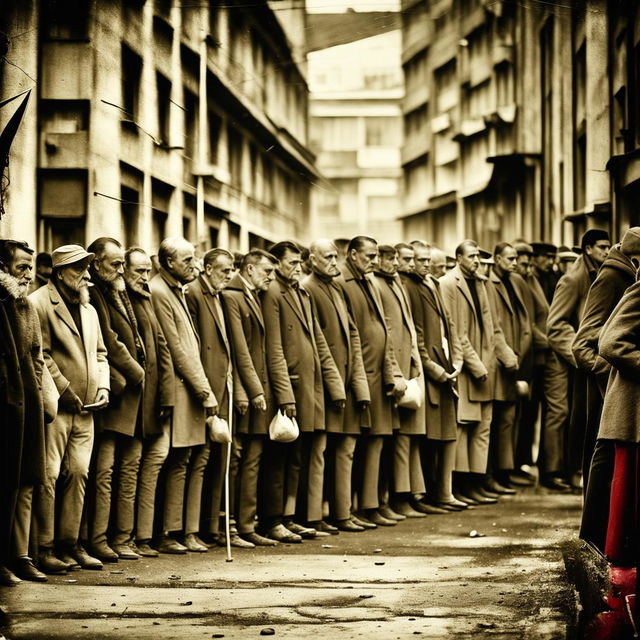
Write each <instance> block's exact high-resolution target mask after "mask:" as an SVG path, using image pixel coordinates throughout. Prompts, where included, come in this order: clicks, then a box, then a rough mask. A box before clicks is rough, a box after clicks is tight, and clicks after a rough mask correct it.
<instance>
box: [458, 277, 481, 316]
mask: <svg viewBox="0 0 640 640" xmlns="http://www.w3.org/2000/svg"><path fill="white" fill-rule="evenodd" d="M455 279H456V285H457V287H458V289H460V291H462V295H463V296H464V297H465V298H466V299H467V302H468V303H469V305H470V306H471V311H472V312H473V315H474V316H475V315H477V314H476V305H475V304H474V303H473V296H472V295H471V291H469V285H468V284H467V281H466V280H465V279H464V277H463V275H462V273H460V271H458V272H457V273H456V274H455ZM476 319H477V318H476Z"/></svg>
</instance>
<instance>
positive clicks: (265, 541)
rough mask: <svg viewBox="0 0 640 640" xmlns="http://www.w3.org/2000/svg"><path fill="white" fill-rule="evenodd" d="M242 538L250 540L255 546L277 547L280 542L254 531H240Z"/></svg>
mask: <svg viewBox="0 0 640 640" xmlns="http://www.w3.org/2000/svg"><path fill="white" fill-rule="evenodd" d="M238 535H239V537H240V538H242V539H243V540H246V541H247V542H250V543H251V544H252V545H253V546H254V547H275V546H277V544H278V542H277V541H276V540H270V539H269V538H265V537H264V536H261V535H260V534H259V533H256V532H255V531H252V532H251V533H239V534H238Z"/></svg>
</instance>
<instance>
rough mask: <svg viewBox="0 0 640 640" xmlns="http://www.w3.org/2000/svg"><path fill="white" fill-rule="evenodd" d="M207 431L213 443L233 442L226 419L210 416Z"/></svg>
mask: <svg viewBox="0 0 640 640" xmlns="http://www.w3.org/2000/svg"><path fill="white" fill-rule="evenodd" d="M207 431H208V432H209V438H211V441H212V442H219V443H220V444H224V443H227V442H231V433H230V432H229V425H228V424H227V421H226V420H225V419H224V418H219V417H218V416H209V417H208V418H207Z"/></svg>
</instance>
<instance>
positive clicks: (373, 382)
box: [335, 236, 407, 526]
mask: <svg viewBox="0 0 640 640" xmlns="http://www.w3.org/2000/svg"><path fill="white" fill-rule="evenodd" d="M377 260H378V243H377V242H376V241H375V240H374V239H373V238H369V237H367V236H356V237H355V238H353V239H352V240H351V241H350V242H349V246H348V248H347V259H346V261H345V265H344V268H343V270H342V275H340V276H338V277H337V278H336V279H335V282H336V284H338V285H339V286H340V287H341V288H342V291H343V293H344V296H345V300H346V301H347V307H348V309H349V311H350V312H351V317H352V318H353V319H354V322H355V324H356V327H357V329H358V334H359V335H360V344H361V346H362V359H363V363H364V369H365V373H366V376H367V383H368V385H369V393H370V396H371V404H370V405H369V420H368V425H367V426H368V429H366V430H365V432H364V433H363V436H362V439H361V442H362V452H361V455H360V456H358V451H357V450H356V458H358V457H360V458H361V461H360V463H361V468H360V469H358V471H357V474H358V480H359V487H358V500H359V504H358V507H359V509H360V511H359V513H358V518H359V519H361V521H362V522H364V523H365V524H366V525H369V526H371V524H375V525H383V526H393V525H394V524H395V523H396V521H395V520H389V519H388V518H385V517H384V516H382V515H380V513H379V512H378V508H379V506H380V502H379V491H378V481H379V477H380V459H381V455H382V448H383V444H384V439H385V438H387V437H389V436H391V434H392V433H393V402H394V399H396V398H400V397H401V396H402V395H403V393H404V392H405V390H406V386H407V385H406V382H405V380H404V377H403V375H402V372H401V371H400V369H399V367H398V365H397V363H396V361H395V358H394V355H393V347H392V345H391V340H390V339H389V332H388V329H387V324H386V322H385V317H384V309H383V308H382V302H381V301H380V298H379V295H378V293H377V291H376V290H375V288H374V287H373V285H372V283H371V282H370V280H369V279H368V278H367V277H365V276H366V275H367V274H369V273H372V272H373V270H374V268H375V265H376V263H377ZM363 426H364V425H363Z"/></svg>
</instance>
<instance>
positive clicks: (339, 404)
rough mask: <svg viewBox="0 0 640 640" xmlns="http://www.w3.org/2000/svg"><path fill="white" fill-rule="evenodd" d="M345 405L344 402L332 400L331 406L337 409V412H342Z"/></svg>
mask: <svg viewBox="0 0 640 640" xmlns="http://www.w3.org/2000/svg"><path fill="white" fill-rule="evenodd" d="M346 404H347V401H346V400H334V401H333V406H334V407H335V408H336V409H338V410H339V411H342V409H344V407H345V405H346Z"/></svg>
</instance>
